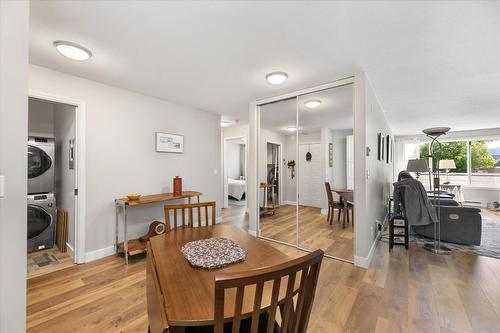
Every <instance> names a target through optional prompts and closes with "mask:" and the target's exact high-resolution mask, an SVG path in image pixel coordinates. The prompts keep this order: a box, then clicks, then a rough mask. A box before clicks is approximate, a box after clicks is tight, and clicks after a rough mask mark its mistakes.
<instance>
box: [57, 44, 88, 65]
mask: <svg viewBox="0 0 500 333" xmlns="http://www.w3.org/2000/svg"><path fill="white" fill-rule="evenodd" d="M54 47H55V48H56V50H57V51H58V52H59V53H61V54H62V55H63V56H65V57H66V58H69V59H71V60H75V61H85V60H88V59H90V57H91V56H92V52H90V51H89V50H88V49H86V48H84V47H83V46H81V45H78V44H76V43H73V42H68V41H64V40H56V41H55V42H54Z"/></svg>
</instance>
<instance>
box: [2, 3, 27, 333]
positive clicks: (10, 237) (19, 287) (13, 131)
mask: <svg viewBox="0 0 500 333" xmlns="http://www.w3.org/2000/svg"><path fill="white" fill-rule="evenodd" d="M28 45H29V2H28V1H0V175H3V176H5V193H4V197H0V332H1V333H14V332H16V333H17V332H25V330H26V243H27V239H26V234H27V223H26V215H27V211H26V182H27V163H26V149H27V146H26V138H27V136H28Z"/></svg>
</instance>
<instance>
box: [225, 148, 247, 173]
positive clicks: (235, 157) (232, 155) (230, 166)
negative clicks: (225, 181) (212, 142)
mask: <svg viewBox="0 0 500 333" xmlns="http://www.w3.org/2000/svg"><path fill="white" fill-rule="evenodd" d="M240 146H241V145H240V144H239V143H235V142H231V141H228V142H227V144H226V167H227V177H229V178H232V179H239V178H240V176H241V175H243V173H242V168H241V149H240ZM243 154H245V151H244V150H243Z"/></svg>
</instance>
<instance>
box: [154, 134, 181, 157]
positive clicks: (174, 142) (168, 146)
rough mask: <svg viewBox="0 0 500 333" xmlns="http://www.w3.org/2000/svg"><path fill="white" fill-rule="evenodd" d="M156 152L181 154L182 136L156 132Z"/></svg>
mask: <svg viewBox="0 0 500 333" xmlns="http://www.w3.org/2000/svg"><path fill="white" fill-rule="evenodd" d="M156 152H158V153H183V152H184V135H178V134H171V133H161V132H156Z"/></svg>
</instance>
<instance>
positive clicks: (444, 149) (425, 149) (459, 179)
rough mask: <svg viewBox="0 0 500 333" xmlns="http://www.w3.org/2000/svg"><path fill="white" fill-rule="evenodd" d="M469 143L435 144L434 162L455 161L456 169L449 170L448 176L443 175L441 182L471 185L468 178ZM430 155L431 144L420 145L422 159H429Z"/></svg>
mask: <svg viewBox="0 0 500 333" xmlns="http://www.w3.org/2000/svg"><path fill="white" fill-rule="evenodd" d="M467 149H468V142H467V141H451V142H441V144H434V146H433V156H434V160H435V161H436V160H437V161H440V160H453V161H455V165H456V168H455V169H451V170H448V175H444V174H443V175H442V176H441V181H442V182H444V181H446V180H448V181H449V182H450V183H452V184H458V185H466V184H468V183H469V176H468V165H467V164H468V163H467V161H468V154H467ZM428 155H429V144H428V143H424V144H421V145H420V159H427V156H428Z"/></svg>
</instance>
